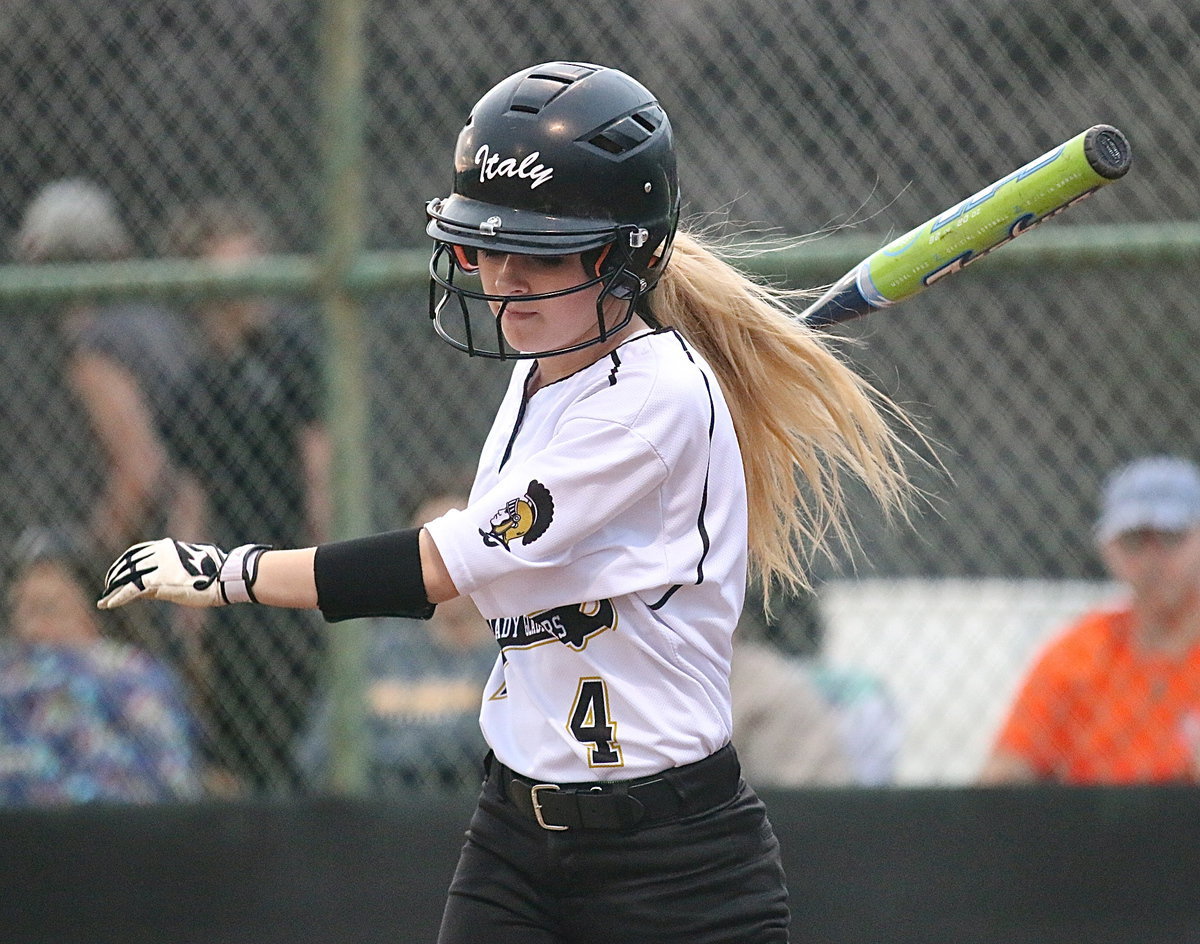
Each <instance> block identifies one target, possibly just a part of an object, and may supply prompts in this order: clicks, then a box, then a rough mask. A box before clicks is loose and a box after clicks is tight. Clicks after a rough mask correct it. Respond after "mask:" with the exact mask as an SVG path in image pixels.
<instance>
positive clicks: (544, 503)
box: [479, 479, 554, 551]
mask: <svg viewBox="0 0 1200 944" xmlns="http://www.w3.org/2000/svg"><path fill="white" fill-rule="evenodd" d="M553 520H554V499H553V498H551V497H550V490H549V489H548V488H546V486H545V485H543V484H542V483H541V482H539V481H537V479H534V480H533V481H532V482H530V483H529V488H528V489H527V490H526V492H525V494H524V495H522V496H521V497H520V498H514V499H511V500H510V501H509V502H508V504H506V505H505V506H504V507H503V508H501V509H500V510H499V511H497V512H496V513H495V514H494V515H492V521H491V524H492V529H491V530H490V531H484V530H483V529H482V528H481V529H480V530H479V534H480V536H481V537H482V538H483V543H484V544H486V545H487V546H488V547H502V548H504V549H505V550H506V551H511V550H512V548H511V547H509V545H510V544H512V542H513V541H515V540H517V539H518V538H520V540H521V544H523V545H524V544H532V543H533V542H534V541H536V540H537V539H538V538H540V537H541V536H542V535H543V534H545V533H546V529H547V528H548V527H550V522H551V521H553Z"/></svg>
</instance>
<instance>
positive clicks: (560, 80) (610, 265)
mask: <svg viewBox="0 0 1200 944" xmlns="http://www.w3.org/2000/svg"><path fill="white" fill-rule="evenodd" d="M454 167H455V175H454V190H453V192H452V193H451V194H450V195H449V196H447V197H443V198H439V199H435V200H431V201H430V202H429V204H428V206H427V213H428V217H429V224H428V226H427V229H426V231H427V232H428V233H429V235H430V236H431V237H432V238H433V239H434V240H435V247H434V252H433V257H432V258H431V260H430V278H431V282H430V317H431V318H433V319H434V322H435V325H436V327H437V330H438V333H439V334H440V335H441V336H442V337H443V338H445V339H446V340H447V341H449V342H450V343H451V344H453V345H454V346H455V347H457V348H459V349H461V350H464V351H467V352H468V353H470V354H477V355H480V356H485V357H544V356H547V355H551V354H560V353H564V352H565V351H566V350H577V349H578V348H579V347H583V346H587V345H588V344H594V343H598V342H599V341H602V340H604V339H605V338H606V337H607V336H608V335H610V334H612V332H614V331H616V330H619V329H620V328H621V327H623V326H624V325H625V324H627V323H628V322H629V320H630V318H631V317H632V315H633V311H634V310H635V308H636V306H637V303H638V300H639V299H640V298H641V297H642V296H643V295H644V294H645V293H646V292H647V291H649V290H650V289H651V288H653V287H654V284H655V283H656V282H657V281H658V278H659V276H660V275H661V274H662V271H663V269H664V267H665V266H666V264H667V260H668V258H669V257H670V253H671V244H672V241H673V239H674V237H675V230H676V227H677V225H678V222H679V183H678V177H677V175H676V169H675V147H674V140H673V137H672V133H671V124H670V122H669V121H668V119H667V115H666V112H664V111H663V109H662V107H661V106H660V105H659V103H658V101H657V100H656V99H655V97H654V96H653V95H652V94H651V93H650V92H649V91H648V90H647V89H646V88H645V87H644V86H642V85H641V84H640V83H638V82H636V81H635V80H634V79H632V78H630V77H629V76H628V75H626V74H625V73H623V72H620V71H618V70H616V69H610V68H606V67H604V66H599V65H592V64H589V63H581V62H550V63H545V64H543V65H538V66H533V67H532V68H528V69H523V70H521V71H520V72H518V73H516V74H514V75H511V76H509V77H508V78H507V79H505V80H503V81H502V82H500V83H499V84H498V85H496V86H495V87H494V88H492V89H491V90H490V91H489V92H487V94H485V95H484V96H483V98H481V99H480V100H479V102H478V103H477V104H476V106H475V108H474V109H473V110H472V111H471V115H470V117H469V118H468V119H467V123H466V125H465V126H464V127H463V129H462V131H461V132H460V133H459V136H458V145H457V148H456V150H455V160H454ZM480 249H485V250H488V251H493V252H501V253H519V254H528V255H568V254H572V253H581V254H583V257H584V261H585V265H586V266H588V267H589V271H588V273H587V275H588V276H589V278H588V280H587V281H585V282H582V283H580V284H579V285H577V286H574V287H573V288H571V289H568V290H566V291H565V292H558V293H555V294H556V295H561V294H567V293H569V292H575V291H579V290H581V289H583V288H586V287H588V286H592V285H596V284H601V285H602V286H603V288H602V291H601V297H600V300H599V301H598V302H597V320H598V335H597V337H596V338H594V339H591V340H589V341H586V342H584V343H583V344H580V345H575V346H573V347H571V348H569V349H561V350H556V351H533V352H513V351H511V350H508V349H507V348H506V345H505V344H504V343H503V338H502V335H501V332H500V321H501V318H502V317H503V303H504V302H505V301H506V300H507V296H488V295H485V294H484V293H482V292H479V291H472V290H470V289H469V288H466V287H464V286H463V285H462V284H461V283H458V284H456V276H457V275H459V274H460V273H462V272H471V271H472V270H473V268H474V265H475V252H476V251H477V250H480ZM438 289H441V293H440V295H439V294H438ZM607 298H618V299H621V300H622V301H624V302H626V308H625V311H624V314H623V315H622V316H621V317H620V318H618V319H616V323H615V324H611V325H609V324H606V318H605V315H604V312H603V310H602V309H603V303H604V301H605V299H607ZM452 299H457V301H458V308H459V310H460V311H461V313H462V316H463V324H464V329H463V331H462V332H460V334H461V336H455V335H454V333H453V332H452V331H451V330H450V329H449V328H448V327H447V325H446V323H445V318H446V316H447V309H448V308H449V307H450V302H451V300H452ZM467 299H477V300H478V299H483V300H486V301H494V302H501V308H500V311H499V313H498V314H497V315H496V316H495V330H496V348H495V350H486V349H484V348H482V347H481V346H480V345H479V344H477V343H476V338H475V334H476V331H475V330H473V329H472V327H471V316H470V315H469V313H468V306H467Z"/></svg>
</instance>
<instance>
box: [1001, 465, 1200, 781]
mask: <svg viewBox="0 0 1200 944" xmlns="http://www.w3.org/2000/svg"><path fill="white" fill-rule="evenodd" d="M1095 537H1096V543H1097V547H1098V548H1099V551H1100V554H1101V557H1102V558H1103V560H1104V564H1105V566H1106V567H1107V568H1108V571H1109V573H1110V574H1111V575H1112V577H1113V578H1114V579H1115V580H1117V581H1119V582H1120V583H1121V584H1122V585H1123V586H1124V587H1125V589H1126V590H1127V595H1126V598H1125V599H1124V600H1123V601H1122V602H1121V603H1120V604H1119V605H1117V606H1108V607H1104V608H1101V609H1097V610H1094V611H1092V612H1090V613H1088V614H1086V615H1085V616H1083V617H1082V618H1081V619H1080V620H1079V621H1078V622H1077V623H1075V624H1074V625H1073V626H1071V627H1069V628H1068V629H1067V630H1066V631H1065V632H1064V633H1063V634H1062V635H1060V636H1058V637H1057V638H1055V639H1054V640H1052V641H1051V642H1050V643H1049V645H1048V646H1047V647H1046V648H1045V650H1044V651H1043V652H1042V653H1041V654H1040V656H1039V657H1038V659H1037V660H1036V662H1035V663H1034V666H1033V668H1032V670H1031V672H1030V673H1029V675H1028V677H1027V678H1026V679H1025V681H1024V683H1023V684H1022V686H1021V689H1020V691H1019V693H1018V695H1017V698H1016V701H1015V703H1014V705H1013V707H1012V710H1011V712H1010V714H1009V716H1008V719H1007V721H1006V722H1005V724H1004V725H1003V727H1002V728H1001V729H1000V734H999V736H998V738H997V740H996V743H995V746H994V748H993V750H992V753H991V756H990V757H989V758H988V760H987V761H986V763H985V765H984V769H983V772H982V775H981V779H982V780H983V782H985V783H1005V782H1029V781H1036V780H1049V781H1058V782H1062V783H1152V782H1171V781H1196V780H1200V466H1197V465H1196V464H1195V463H1193V462H1190V461H1188V460H1185V459H1181V458H1177V457H1172V456H1149V457H1146V458H1141V459H1137V460H1135V461H1133V462H1131V463H1129V464H1128V465H1125V466H1123V467H1121V468H1120V469H1118V470H1117V471H1116V472H1114V473H1113V474H1112V476H1110V478H1109V479H1108V482H1107V484H1106V487H1105V490H1104V495H1103V501H1102V505H1101V510H1100V516H1099V518H1098V519H1097V522H1096V529H1095Z"/></svg>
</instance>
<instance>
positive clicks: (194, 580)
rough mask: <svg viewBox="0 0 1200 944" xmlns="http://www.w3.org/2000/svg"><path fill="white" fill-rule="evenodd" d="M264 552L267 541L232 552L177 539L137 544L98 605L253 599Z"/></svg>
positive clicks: (110, 576)
mask: <svg viewBox="0 0 1200 944" xmlns="http://www.w3.org/2000/svg"><path fill="white" fill-rule="evenodd" d="M264 550H267V548H266V546H265V545H261V544H245V545H242V546H241V547H238V548H235V549H234V550H233V551H232V552H230V553H226V552H225V551H223V550H222V549H221V548H219V547H217V546H216V545H215V544H189V543H186V542H184V541H176V540H174V539H173V538H163V539H162V540H160V541H147V542H145V543H143V544H135V545H133V547H131V548H129V549H128V550H127V551H125V552H124V553H123V554H121V556H120V557H118V558H117V559H116V560H115V561H114V562H113V565H112V566H111V567H110V568H109V569H108V573H107V575H105V578H104V592H103V593H102V595H101V597H100V599H99V601H97V603H96V605H97V606H98V607H99V608H100V609H102V610H112V609H116V608H117V607H118V606H124V605H125V604H126V603H128V602H129V601H130V600H136V599H139V598H143V597H144V598H146V599H149V600H167V601H168V602H171V603H179V604H181V605H183V606H224V605H225V604H226V603H242V602H248V601H252V600H253V599H254V595H253V593H252V592H251V590H250V588H251V587H252V586H253V585H254V578H255V577H256V576H257V573H258V558H259V556H260V555H261V554H262V552H263V551H264Z"/></svg>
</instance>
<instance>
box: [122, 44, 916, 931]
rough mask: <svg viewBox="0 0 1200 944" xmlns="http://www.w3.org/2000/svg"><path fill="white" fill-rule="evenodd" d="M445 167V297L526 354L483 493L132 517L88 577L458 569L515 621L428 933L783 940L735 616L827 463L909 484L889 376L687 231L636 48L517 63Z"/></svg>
mask: <svg viewBox="0 0 1200 944" xmlns="http://www.w3.org/2000/svg"><path fill="white" fill-rule="evenodd" d="M455 170H456V173H455V180H454V189H453V191H452V193H451V194H450V195H449V196H447V197H445V198H443V199H437V200H433V201H431V202H430V204H429V206H428V216H429V225H428V232H429V235H430V236H431V237H432V238H433V240H434V251H433V257H432V259H431V263H430V273H431V280H432V285H431V294H430V307H431V311H430V314H431V316H432V318H433V320H434V324H435V327H436V329H437V331H438V333H439V334H440V335H441V336H442V337H443V338H445V339H446V340H447V341H448V342H449V343H451V344H453V345H454V346H455V347H458V348H460V349H462V350H464V351H466V352H467V353H469V354H472V355H477V356H483V357H499V358H511V359H513V360H514V361H515V365H514V371H513V375H512V379H511V383H510V385H509V388H508V391H507V393H506V395H505V397H504V399H503V402H502V403H501V405H500V408H499V411H498V413H497V415H496V419H495V422H494V425H493V427H492V430H491V433H490V435H489V436H488V438H487V441H486V444H485V446H484V448H483V453H482V455H481V457H480V462H479V467H478V471H477V475H476V478H475V482H474V486H473V488H472V491H471V497H470V502H469V503H468V505H467V507H466V508H464V509H461V510H457V511H451V512H449V513H447V514H445V515H444V516H442V517H440V518H438V519H436V520H434V521H430V522H429V523H428V524H426V525H425V526H424V527H423V528H415V529H411V530H403V531H393V532H387V533H383V534H378V535H374V536H370V537H365V538H360V539H354V540H349V541H342V542H335V543H331V544H323V545H320V546H318V547H316V548H307V549H291V550H272V549H268V548H264V547H263V546H261V545H243V546H242V547H238V548H235V549H234V550H232V551H231V552H229V553H228V554H227V553H226V552H225V551H223V550H221V549H220V548H217V547H214V546H212V545H196V544H183V543H180V542H176V541H173V540H171V539H169V538H168V539H164V540H161V541H155V542H150V543H146V544H140V545H135V546H134V547H132V548H130V549H129V550H128V551H126V553H125V554H123V555H122V556H121V557H120V558H119V559H118V560H117V561H116V562H115V563H114V564H113V566H112V568H111V569H110V571H109V574H108V578H107V585H106V589H105V596H104V597H103V598H102V599H101V601H100V605H101V606H102V607H114V606H120V605H122V604H124V603H126V602H128V601H129V600H131V599H133V598H135V597H139V596H145V597H152V598H158V599H169V600H173V601H175V602H178V603H183V604H190V605H200V606H215V605H222V604H225V603H236V602H257V603H262V604H270V605H277V606H292V607H296V606H302V607H303V606H307V607H319V608H320V609H321V610H322V612H323V613H324V615H325V617H326V618H327V619H328V620H330V621H337V620H341V619H349V618H353V617H365V616H379V615H402V616H426V617H427V616H428V615H429V614H430V613H431V612H432V608H433V606H434V605H435V604H437V603H439V602H442V601H445V600H448V599H451V598H453V597H454V596H457V595H459V594H464V593H465V594H470V595H471V597H472V598H473V600H474V601H475V603H476V605H477V606H478V608H479V610H480V612H481V613H482V614H483V615H484V617H485V618H486V619H487V620H488V622H489V624H490V625H491V628H492V630H493V632H494V634H495V637H496V641H497V643H498V645H499V649H500V653H499V657H498V659H497V661H496V664H495V668H494V670H493V672H492V675H491V679H490V681H489V683H488V686H487V689H486V691H485V692H484V694H483V701H482V710H481V716H480V718H481V725H482V728H483V731H484V734H485V735H486V738H487V741H488V744H489V745H490V748H491V751H490V752H489V756H488V758H487V762H486V768H487V775H486V780H485V783H484V786H483V790H482V793H481V796H480V800H479V804H478V807H477V809H476V812H475V814H474V816H473V818H472V821H471V826H470V831H469V833H468V839H467V842H466V845H465V847H464V849H463V852H462V857H461V860H460V862H459V866H458V870H457V873H456V874H455V877H454V879H453V882H452V885H451V888H450V893H449V900H448V904H447V907H446V911H445V916H444V919H443V925H442V932H441V937H440V940H441V941H442V942H443V944H464V942H475V941H478V942H484V941H486V942H489V944H503V942H510V941H511V942H517V941H520V942H522V944H530V942H544V944H551V942H591V941H604V942H612V941H654V942H668V941H679V942H684V941H686V942H688V944H704V942H731V944H732V942H737V944H749V942H766V941H786V940H787V934H788V920H789V916H788V905H787V896H786V888H785V883H784V875H783V870H782V867H781V865H780V857H779V849H778V844H777V842H776V839H775V837H774V835H773V833H772V831H771V827H770V824H769V822H768V820H767V816H766V813H765V811H764V809H763V806H762V804H761V802H760V801H759V799H758V798H757V797H756V795H755V794H754V792H753V790H752V789H751V788H750V787H749V786H748V785H747V784H746V782H745V781H744V780H743V779H742V778H741V776H740V771H739V766H738V761H737V756H736V754H735V752H734V749H733V747H732V746H731V745H730V743H729V739H730V731H731V718H730V699H729V668H730V658H731V637H732V634H733V629H734V626H735V625H736V623H737V619H738V615H739V612H740V610H741V607H742V602H743V594H744V590H745V586H746V579H747V569H748V563H750V564H752V565H753V566H754V568H755V571H756V573H757V575H758V576H759V577H760V579H762V580H763V581H764V582H767V583H770V582H771V581H773V580H776V579H782V580H785V581H803V573H802V569H801V555H800V552H799V551H798V547H799V546H800V545H801V544H803V543H804V542H807V543H808V544H809V545H810V546H813V545H818V546H819V545H820V543H821V541H822V539H823V538H824V537H825V536H826V535H827V534H828V533H829V532H830V531H831V530H832V531H833V532H836V531H837V530H838V527H839V525H838V521H839V515H840V513H841V511H842V508H841V495H842V492H841V489H840V486H839V469H849V470H851V471H852V472H853V473H855V474H857V476H858V477H859V478H861V479H862V480H863V481H864V482H865V483H866V484H867V486H868V487H869V488H870V489H871V490H872V491H873V492H874V493H875V494H876V495H877V496H878V497H879V498H880V499H881V500H882V501H883V502H884V503H885V504H886V505H889V506H892V505H895V504H896V503H897V502H899V501H901V500H902V498H903V496H904V494H905V480H904V477H903V474H902V470H901V467H900V463H899V461H898V450H897V446H896V440H895V439H894V437H893V434H892V432H891V431H890V429H889V425H888V423H887V415H886V414H887V407H886V405H885V404H883V403H881V401H880V400H879V399H878V398H877V397H876V396H875V395H874V394H873V392H872V391H871V389H870V388H869V387H868V386H867V385H866V384H865V383H864V382H863V381H862V380H861V379H860V378H859V377H858V376H857V375H856V374H854V373H853V372H852V371H851V370H850V369H848V368H847V367H846V366H845V364H844V363H843V362H842V361H841V360H840V359H839V358H838V357H837V356H835V354H834V353H832V352H831V351H830V350H829V348H828V344H827V342H826V341H825V340H824V339H823V338H821V337H819V336H817V335H815V334H814V333H812V332H811V331H810V330H808V329H806V328H805V327H804V326H803V325H800V324H797V323H796V322H795V321H794V319H793V318H792V317H790V315H789V311H788V308H787V307H786V299H785V298H783V297H782V296H781V295H779V294H778V293H773V292H771V291H768V290H767V289H765V288H763V287H761V286H758V285H756V284H755V283H753V282H751V281H749V280H748V279H746V278H745V277H744V276H743V275H741V274H740V273H738V272H737V271H736V270H735V269H733V268H732V267H730V266H729V265H727V264H726V263H724V262H722V261H720V260H719V259H718V258H717V256H716V255H715V254H714V253H713V252H712V251H711V250H709V249H708V248H706V247H705V246H704V244H703V243H702V242H701V241H700V240H699V239H698V238H697V237H695V236H690V235H688V234H686V233H682V232H680V233H677V224H678V218H679V206H680V198H679V188H678V183H677V177H676V167H675V150H674V145H673V141H672V133H671V126H670V123H669V121H668V119H667V116H666V114H665V113H664V111H663V109H662V108H661V106H660V105H659V104H658V102H657V101H656V100H655V98H654V97H653V96H652V95H651V94H650V93H649V92H648V91H647V90H646V89H645V88H644V87H643V86H641V85H640V84H639V83H637V82H636V81H634V80H633V79H631V78H630V77H628V76H627V75H625V74H623V73H621V72H619V71H617V70H614V69H607V68H603V67H601V66H596V65H589V64H582V63H569V62H554V63H547V64H544V65H540V66H537V67H534V68H530V69H525V70H522V71H521V72H518V73H516V74H515V75H513V76H510V77H509V78H507V79H505V80H504V81H502V82H501V83H500V84H498V85H497V86H496V87H495V88H493V89H492V90H491V91H489V92H488V93H487V94H486V95H485V96H484V97H483V98H482V99H481V100H480V101H479V103H478V104H477V105H476V107H475V109H474V110H473V111H472V113H471V116H470V118H469V120H468V122H467V124H466V126H465V127H464V128H463V130H462V132H461V134H460V136H459V139H458V146H457V151H456V154H455ZM739 447H740V448H739ZM797 473H800V474H799V475H797ZM748 534H752V535H753V536H754V537H753V539H752V540H750V539H748Z"/></svg>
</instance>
